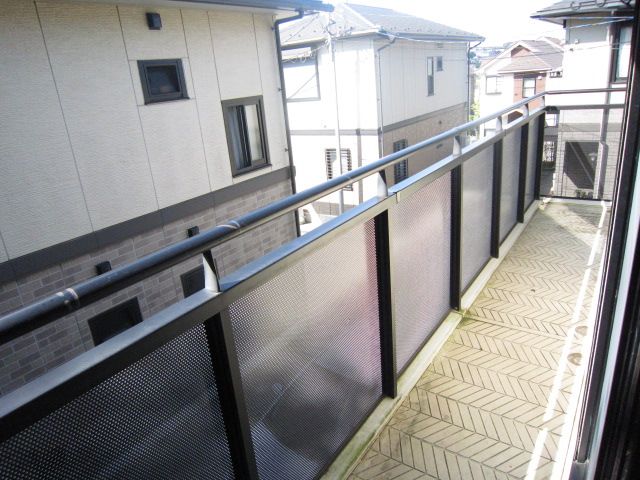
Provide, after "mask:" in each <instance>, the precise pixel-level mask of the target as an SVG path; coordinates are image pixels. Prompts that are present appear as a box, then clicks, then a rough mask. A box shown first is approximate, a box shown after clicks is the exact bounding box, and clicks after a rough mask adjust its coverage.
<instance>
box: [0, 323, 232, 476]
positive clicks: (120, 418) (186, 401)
mask: <svg viewBox="0 0 640 480" xmlns="http://www.w3.org/2000/svg"><path fill="white" fill-rule="evenodd" d="M0 478H2V479H30V480H36V479H43V480H45V479H46V480H52V479H65V480H70V479H78V480H87V479H92V478H97V479H123V480H125V479H126V480H129V479H150V478H153V479H157V478H161V479H176V478H189V479H210V478H215V479H231V478H233V473H232V467H231V461H230V457H229V449H228V445H227V442H226V437H225V434H224V425H223V421H222V416H221V414H220V406H219V403H218V394H217V391H216V387H215V381H214V376H213V371H212V369H211V360H210V357H209V352H208V347H207V342H206V338H205V334H204V328H203V327H202V326H199V327H197V328H194V329H192V330H190V331H189V332H187V333H185V334H183V335H181V336H180V337H178V338H176V339H175V340H172V341H171V342H169V343H168V344H167V345H165V346H163V347H161V348H160V349H158V350H157V351H155V352H153V353H151V354H149V355H147V356H146V357H144V358H143V359H141V360H139V361H138V362H136V363H134V364H133V365H131V366H129V367H127V368H126V369H125V370H122V371H121V372H119V373H118V374H116V375H114V376H113V377H111V378H110V379H108V380H106V381H104V382H102V383H101V384H99V385H98V386H96V387H94V388H93V389H91V390H90V391H88V392H87V393H85V394H83V395H82V396H80V397H78V398H77V399H75V400H74V401H72V402H71V403H69V404H67V405H65V406H64V407H62V408H59V409H58V410H56V411H55V412H53V413H51V414H50V415H48V416H47V417H45V418H43V419H42V420H40V421H38V422H37V423H35V424H33V425H32V426H31V427H29V428H27V429H26V430H24V431H22V432H20V433H19V434H17V435H15V436H14V437H12V438H11V439H9V440H7V441H6V442H4V443H3V444H2V445H0Z"/></svg>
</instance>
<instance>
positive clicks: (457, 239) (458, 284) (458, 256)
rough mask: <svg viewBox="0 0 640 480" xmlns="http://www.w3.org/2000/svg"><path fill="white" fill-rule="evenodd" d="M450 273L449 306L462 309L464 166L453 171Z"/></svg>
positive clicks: (458, 146)
mask: <svg viewBox="0 0 640 480" xmlns="http://www.w3.org/2000/svg"><path fill="white" fill-rule="evenodd" d="M461 152H462V146H461V143H460V139H459V138H458V137H454V140H453V155H454V156H456V155H460V153H461ZM450 269H451V270H450V273H449V306H450V307H451V308H453V309H454V310H460V308H461V307H462V302H461V295H462V165H459V166H457V167H456V168H454V169H453V170H451V262H450Z"/></svg>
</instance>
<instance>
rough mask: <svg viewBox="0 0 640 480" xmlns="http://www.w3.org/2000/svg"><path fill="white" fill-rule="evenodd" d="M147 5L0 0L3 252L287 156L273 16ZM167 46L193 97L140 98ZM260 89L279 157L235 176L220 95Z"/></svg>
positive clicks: (98, 225) (203, 188)
mask: <svg viewBox="0 0 640 480" xmlns="http://www.w3.org/2000/svg"><path fill="white" fill-rule="evenodd" d="M153 10H154V11H156V12H158V13H160V14H161V16H162V21H163V28H162V30H160V31H151V30H149V29H148V28H147V25H146V18H145V15H144V14H145V12H146V11H147V9H145V8H142V7H133V6H115V5H110V4H91V5H88V4H73V3H61V2H57V1H56V2H48V1H42V2H40V1H39V2H35V3H34V2H32V1H28V0H8V1H4V2H3V5H2V9H1V10H0V62H1V64H2V66H3V68H2V69H1V70H0V80H1V85H2V90H3V94H2V95H1V98H2V100H0V102H1V104H0V106H1V109H2V112H3V118H4V120H5V121H4V122H3V123H2V125H1V126H0V142H1V145H2V146H1V147H0V149H1V150H0V152H1V158H0V161H1V162H2V171H3V175H2V176H1V177H0V199H1V201H0V239H1V240H2V242H1V245H0V252H1V253H0V261H1V260H6V259H7V258H15V257H18V256H21V255H24V254H26V253H30V252H33V251H36V250H39V249H42V248H45V247H48V246H50V245H53V244H57V243H60V242H63V241H66V240H70V239H72V238H75V237H77V236H80V235H83V234H87V233H90V232H91V231H92V230H99V229H102V228H105V227H107V226H110V225H114V224H117V223H120V222H123V221H126V220H129V219H131V218H135V217H137V216H139V215H142V214H145V213H149V212H152V211H155V210H157V209H158V208H162V207H166V206H169V205H172V204H175V203H178V202H181V201H184V200H188V199H190V198H193V197H196V196H198V195H201V194H204V193H207V192H209V191H212V190H215V189H219V188H221V187H225V186H228V185H230V184H231V183H237V182H240V181H242V180H245V179H247V178H250V177H252V176H255V175H260V174H261V173H263V172H268V171H270V170H276V169H279V168H283V167H286V166H287V165H288V160H287V156H286V152H285V148H284V146H285V144H286V137H285V130H284V121H283V116H282V106H281V105H280V103H279V102H280V92H279V90H278V87H279V85H278V73H277V64H276V57H275V41H274V36H273V32H272V30H271V25H272V19H271V16H270V15H264V14H251V13H237V12H232V11H227V10H225V11H221V10H204V9H198V10H195V9H194V10H189V9H182V10H181V9H175V8H156V7H154V9H153ZM165 58H181V59H182V62H183V66H184V72H185V81H186V85H187V93H188V95H189V99H186V100H180V101H173V102H164V103H158V104H151V105H144V101H143V97H142V90H141V87H140V78H139V74H138V69H137V61H138V60H150V59H165ZM255 95H263V101H264V107H265V116H266V122H265V123H266V129H267V134H268V144H269V153H270V160H271V163H272V167H270V168H265V169H264V170H261V171H257V172H253V173H251V174H248V175H243V176H240V177H236V178H235V179H232V177H231V168H230V164H229V155H228V149H227V144H226V136H225V130H224V123H223V118H222V109H221V101H222V100H225V99H230V98H239V97H250V96H255ZM16 179H24V181H22V182H20V181H16Z"/></svg>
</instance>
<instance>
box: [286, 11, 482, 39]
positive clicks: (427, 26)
mask: <svg viewBox="0 0 640 480" xmlns="http://www.w3.org/2000/svg"><path fill="white" fill-rule="evenodd" d="M327 29H328V30H329V31H330V32H331V33H332V34H335V35H337V36H338V37H343V38H344V37H350V36H354V35H362V34H378V33H381V34H391V35H396V36H398V37H407V38H419V39H423V40H433V41H460V42H473V41H480V40H484V38H483V37H481V36H480V35H476V34H475V33H470V32H465V31H464V30H459V29H457V28H454V27H449V26H447V25H442V24H440V23H436V22H432V21H430V20H426V19H424V18H420V17H415V16H413V15H409V14H406V13H400V12H396V11H395V10H391V9H388V8H379V7H368V6H365V5H357V4H353V3H348V4H341V5H337V6H336V9H335V10H334V12H333V13H331V14H323V15H315V16H312V17H305V18H303V19H301V20H298V21H296V22H291V23H288V24H285V26H283V28H282V29H281V37H282V44H283V46H287V45H292V44H302V43H312V42H314V41H322V40H324V38H325V37H326V32H327Z"/></svg>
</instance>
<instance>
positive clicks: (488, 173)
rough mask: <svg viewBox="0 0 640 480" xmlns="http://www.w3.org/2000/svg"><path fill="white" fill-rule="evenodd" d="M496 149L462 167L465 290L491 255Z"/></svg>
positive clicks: (463, 275)
mask: <svg viewBox="0 0 640 480" xmlns="http://www.w3.org/2000/svg"><path fill="white" fill-rule="evenodd" d="M492 182H493V147H489V148H487V149H486V150H483V151H482V152H480V153H478V154H477V155H475V156H474V157H473V158H471V159H469V160H467V161H466V162H464V165H463V167H462V285H463V289H466V288H467V287H468V286H469V284H470V283H471V281H472V280H473V279H474V277H475V276H476V275H477V274H478V272H479V271H480V269H481V268H482V267H483V266H484V265H485V264H486V263H487V261H488V260H489V255H490V253H491V251H490V248H491V196H492V189H493V185H492Z"/></svg>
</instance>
